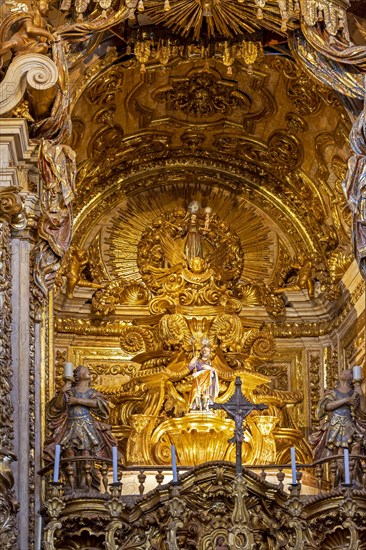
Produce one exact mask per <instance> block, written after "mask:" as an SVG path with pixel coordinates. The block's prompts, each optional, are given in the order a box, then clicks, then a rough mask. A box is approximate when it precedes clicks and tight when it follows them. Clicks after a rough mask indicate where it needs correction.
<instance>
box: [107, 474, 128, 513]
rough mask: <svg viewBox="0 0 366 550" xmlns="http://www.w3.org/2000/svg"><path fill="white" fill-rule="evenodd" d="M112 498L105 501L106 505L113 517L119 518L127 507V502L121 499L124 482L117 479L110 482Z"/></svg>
mask: <svg viewBox="0 0 366 550" xmlns="http://www.w3.org/2000/svg"><path fill="white" fill-rule="evenodd" d="M109 487H110V495H111V498H110V499H109V500H108V501H107V502H106V503H105V505H104V506H105V507H106V508H107V510H108V512H109V513H110V515H111V517H112V518H119V517H120V515H121V513H122V511H123V510H124V508H125V504H124V503H123V502H122V500H121V495H122V483H121V482H120V481H115V482H113V483H110V484H109Z"/></svg>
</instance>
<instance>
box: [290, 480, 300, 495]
mask: <svg viewBox="0 0 366 550" xmlns="http://www.w3.org/2000/svg"><path fill="white" fill-rule="evenodd" d="M288 490H289V493H290V497H291V498H292V497H299V496H300V491H301V483H289V487H288Z"/></svg>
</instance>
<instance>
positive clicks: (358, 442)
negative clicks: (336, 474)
mask: <svg viewBox="0 0 366 550" xmlns="http://www.w3.org/2000/svg"><path fill="white" fill-rule="evenodd" d="M318 417H319V420H320V429H319V430H318V431H317V432H315V433H313V434H312V435H311V437H310V443H311V445H312V446H313V447H314V458H315V460H318V459H320V458H323V457H326V456H331V455H336V454H343V452H344V449H345V448H347V449H349V450H350V452H351V453H352V454H364V453H365V450H366V446H365V435H366V397H365V395H364V392H363V390H362V388H361V385H360V382H358V381H352V370H350V369H347V370H344V371H342V372H341V374H340V376H339V380H338V383H337V384H336V387H335V388H333V389H331V390H328V391H326V392H325V395H324V397H323V398H322V399H321V400H320V401H319V406H318Z"/></svg>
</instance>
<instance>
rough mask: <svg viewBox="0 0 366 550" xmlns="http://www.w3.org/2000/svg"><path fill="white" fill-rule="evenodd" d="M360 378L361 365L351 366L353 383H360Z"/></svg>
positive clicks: (361, 377)
mask: <svg viewBox="0 0 366 550" xmlns="http://www.w3.org/2000/svg"><path fill="white" fill-rule="evenodd" d="M362 380H363V376H362V367H360V366H359V365H355V366H354V367H352V381H353V383H355V382H358V383H359V384H360V383H361V382H362Z"/></svg>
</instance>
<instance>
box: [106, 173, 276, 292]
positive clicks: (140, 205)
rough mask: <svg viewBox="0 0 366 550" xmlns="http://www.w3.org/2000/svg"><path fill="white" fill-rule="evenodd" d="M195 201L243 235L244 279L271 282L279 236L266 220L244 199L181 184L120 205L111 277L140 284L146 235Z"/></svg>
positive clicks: (109, 245)
mask: <svg viewBox="0 0 366 550" xmlns="http://www.w3.org/2000/svg"><path fill="white" fill-rule="evenodd" d="M192 200H198V201H199V202H200V203H201V206H202V207H205V206H210V207H211V208H212V210H213V211H214V212H215V213H216V214H217V215H218V216H219V217H220V219H221V220H223V221H225V222H226V223H228V224H229V225H230V227H231V229H232V230H234V231H235V232H236V233H237V235H238V236H239V238H240V240H241V244H242V246H243V249H244V270H243V276H242V279H243V280H252V281H257V282H258V281H262V280H263V281H265V282H268V280H269V279H270V278H271V274H272V271H273V264H274V249H275V247H274V244H273V242H274V241H275V236H274V234H273V232H272V231H271V229H270V228H269V227H268V226H267V224H266V221H265V219H264V217H260V215H259V213H258V211H257V210H256V209H255V208H254V207H253V206H251V205H249V204H248V203H247V202H246V201H245V200H244V199H243V198H241V197H237V196H235V195H233V194H230V193H229V192H227V191H223V190H220V189H217V188H214V187H209V186H204V185H198V184H194V183H192V184H189V183H183V182H181V183H177V184H175V185H170V186H164V187H163V188H157V189H153V190H150V191H147V192H144V193H140V194H139V195H136V196H134V197H130V198H128V199H127V200H126V202H125V203H124V204H123V205H121V206H120V207H119V209H118V213H117V215H116V216H114V217H113V218H112V220H111V221H110V222H109V224H108V225H109V227H108V229H107V230H106V235H105V240H104V242H105V247H104V254H105V256H106V258H105V259H106V263H107V266H108V268H109V271H110V275H111V277H112V278H115V277H123V278H125V279H128V280H141V276H140V273H139V271H138V267H137V261H136V257H137V246H138V243H139V241H140V238H141V235H142V233H143V231H144V230H145V228H146V227H147V226H149V225H150V224H151V223H152V222H153V221H154V220H155V219H156V218H157V217H158V216H159V215H160V214H162V213H163V212H168V211H173V210H175V209H177V208H184V209H186V208H187V206H188V204H189V203H190V202H191V201H192Z"/></svg>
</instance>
